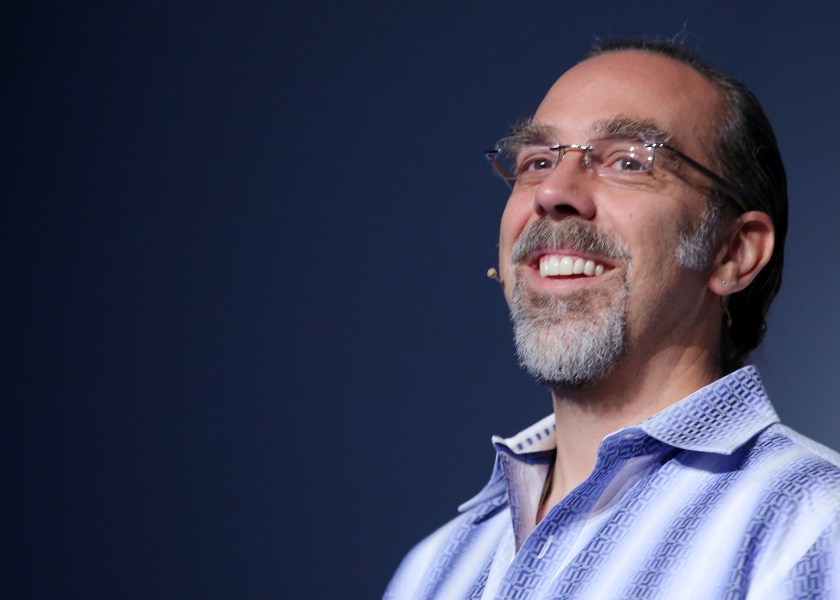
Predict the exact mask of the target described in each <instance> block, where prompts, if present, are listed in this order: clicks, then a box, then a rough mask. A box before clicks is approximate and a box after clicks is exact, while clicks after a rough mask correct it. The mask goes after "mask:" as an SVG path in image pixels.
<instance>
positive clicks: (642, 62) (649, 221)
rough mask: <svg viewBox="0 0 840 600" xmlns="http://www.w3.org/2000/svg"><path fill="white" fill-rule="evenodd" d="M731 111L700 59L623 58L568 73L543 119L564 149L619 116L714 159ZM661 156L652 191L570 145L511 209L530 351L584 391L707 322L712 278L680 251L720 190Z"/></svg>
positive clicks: (514, 273) (529, 362) (512, 299)
mask: <svg viewBox="0 0 840 600" xmlns="http://www.w3.org/2000/svg"><path fill="white" fill-rule="evenodd" d="M720 106H721V101H720V96H719V94H718V92H717V90H716V89H715V88H714V86H713V85H712V84H710V83H709V82H707V81H706V80H705V79H704V78H703V77H702V76H701V75H700V74H698V73H696V72H695V71H693V70H692V69H690V68H689V67H687V66H684V65H682V64H680V63H678V62H676V61H672V60H670V59H667V58H664V57H660V56H656V55H653V54H649V53H642V52H636V51H630V52H615V53H611V54H606V55H602V56H599V57H596V58H593V59H590V60H587V61H585V62H583V63H581V64H579V65H577V66H576V67H574V68H573V69H571V70H570V71H568V72H567V73H566V74H565V75H563V77H561V78H560V79H559V80H558V81H557V82H556V83H555V84H554V86H553V87H552V88H551V90H549V92H548V94H547V95H546V97H545V99H544V100H543V102H542V104H541V105H540V107H539V108H538V109H537V112H536V114H535V115H534V118H533V123H534V124H535V125H537V127H538V128H539V130H540V131H541V132H542V134H546V133H547V134H548V135H549V136H551V137H553V138H554V139H551V140H550V142H551V144H553V145H556V144H586V143H588V142H589V141H591V140H593V139H595V138H598V137H603V136H604V130H605V128H606V129H607V130H609V128H610V127H613V129H614V128H615V124H616V123H619V124H620V125H619V127H620V128H622V127H623V128H625V129H629V130H633V129H634V127H635V126H638V127H637V128H639V129H645V130H647V129H651V130H659V131H660V132H662V133H664V134H666V135H667V136H668V137H669V139H668V141H669V143H670V144H671V145H673V146H675V147H677V148H679V149H681V150H682V151H683V152H685V153H686V154H688V155H689V156H692V157H693V158H695V159H697V160H699V161H700V162H703V163H706V164H709V163H710V160H709V155H710V152H709V144H710V142H711V140H712V139H713V136H714V130H713V125H714V123H716V122H717V115H718V113H719V110H720ZM634 124H635V125H634ZM608 133H610V132H609V131H608ZM612 133H614V132H612ZM648 141H665V140H661V139H657V140H648ZM663 154H664V153H660V154H659V155H657V157H656V167H655V168H654V170H653V172H652V173H651V174H650V176H649V177H645V178H644V179H642V180H640V181H642V182H643V183H642V184H640V185H636V184H634V185H623V184H622V183H621V182H618V183H616V181H612V180H608V179H607V178H605V177H599V176H597V175H595V174H593V173H591V172H587V171H586V170H585V169H584V168H583V166H582V163H581V153H579V152H577V151H572V152H569V153H568V154H567V155H566V157H565V158H564V159H563V160H562V161H561V162H560V164H559V165H558V166H557V168H556V169H555V170H554V171H552V172H551V174H550V175H548V177H546V178H545V179H543V180H542V181H541V182H539V183H538V184H527V185H523V184H522V182H520V183H518V184H517V185H516V186H515V188H514V191H513V193H512V194H511V197H510V200H509V201H508V204H507V207H506V208H505V212H504V215H503V217H502V223H501V231H500V243H499V253H500V260H499V266H500V270H501V276H502V280H503V281H504V283H505V295H506V296H507V299H508V302H509V304H510V305H511V309H512V315H513V319H514V324H515V331H516V338H517V349H518V352H519V354H520V359H521V360H522V361H523V363H524V364H525V365H526V366H527V367H528V368H529V370H530V371H531V372H532V374H534V375H536V376H537V377H538V378H540V379H542V380H544V381H546V382H547V383H550V384H552V385H555V386H560V387H579V386H582V385H586V384H588V383H591V382H593V381H595V380H598V379H599V378H601V377H603V376H604V375H605V374H606V373H608V372H609V371H610V370H611V369H612V368H613V367H615V366H616V365H617V364H619V363H620V362H621V361H622V359H623V358H625V357H627V358H632V359H633V360H635V361H638V362H640V363H643V362H644V361H646V360H647V359H648V358H650V357H652V356H654V355H655V354H657V353H658V352H661V351H663V350H665V349H668V348H672V347H674V346H675V345H676V346H679V345H688V344H691V343H692V341H695V340H697V339H698V338H699V337H702V336H698V331H700V330H702V329H703V328H706V327H708V326H709V323H707V322H705V321H704V318H702V310H701V308H702V306H701V305H702V302H703V299H704V295H705V284H706V274H705V273H701V272H697V271H689V270H687V269H685V268H684V267H682V266H680V264H679V263H678V259H677V255H678V249H679V246H680V238H681V237H683V238H684V237H686V235H687V234H689V233H690V232H691V231H693V230H694V229H695V227H696V225H697V223H698V221H699V220H700V217H701V215H702V214H703V211H704V208H705V206H706V201H705V198H706V195H707V193H708V188H707V187H706V186H705V182H702V181H698V180H697V178H696V177H693V176H692V174H691V173H686V172H685V170H680V169H677V168H676V167H675V166H674V165H673V164H670V163H669V162H668V160H667V157H665V156H663ZM574 263H577V268H575V266H574ZM566 265H572V271H573V273H572V274H571V275H567V274H566ZM581 269H583V271H584V272H583V273H579V271H580V270H581ZM558 272H559V274H558ZM575 272H577V273H576V274H575Z"/></svg>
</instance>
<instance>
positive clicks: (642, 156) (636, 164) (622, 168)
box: [600, 142, 653, 174]
mask: <svg viewBox="0 0 840 600" xmlns="http://www.w3.org/2000/svg"><path fill="white" fill-rule="evenodd" d="M604 150H605V152H604V154H603V155H602V158H601V160H600V164H601V169H602V170H603V171H605V172H607V173H613V174H625V173H626V174H636V173H647V172H648V171H650V170H651V167H652V166H653V160H652V159H653V154H652V153H651V152H650V151H649V150H648V149H647V148H645V147H644V146H643V145H639V144H638V143H634V142H622V143H612V144H610V146H609V148H604Z"/></svg>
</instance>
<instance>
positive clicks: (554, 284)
mask: <svg viewBox="0 0 840 600" xmlns="http://www.w3.org/2000/svg"><path fill="white" fill-rule="evenodd" d="M552 254H553V255H557V256H574V257H576V258H582V259H584V260H592V261H594V262H596V263H598V264H601V265H603V266H604V273H603V274H601V275H597V276H594V277H589V276H586V275H574V276H557V277H543V276H542V275H540V259H541V258H542V257H543V256H548V255H552ZM520 269H521V271H520V272H524V276H525V278H526V280H527V281H528V285H529V287H531V288H532V289H543V290H545V291H554V292H560V291H566V290H575V289H578V288H582V287H585V286H591V285H598V284H600V283H603V282H604V281H606V280H609V279H612V272H613V271H614V270H615V269H616V265H615V263H614V262H613V261H612V260H610V259H607V258H605V257H604V256H601V255H597V254H592V253H590V252H580V251H578V250H572V249H563V248H540V249H538V250H535V251H534V252H532V253H531V254H530V255H528V259H527V260H526V261H523V262H521V263H519V264H518V265H517V270H520Z"/></svg>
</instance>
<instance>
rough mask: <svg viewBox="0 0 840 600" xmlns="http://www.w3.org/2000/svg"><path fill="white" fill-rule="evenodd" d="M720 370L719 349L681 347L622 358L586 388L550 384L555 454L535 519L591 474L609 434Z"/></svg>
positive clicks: (711, 378)
mask: <svg viewBox="0 0 840 600" xmlns="http://www.w3.org/2000/svg"><path fill="white" fill-rule="evenodd" d="M719 375H720V367H719V361H718V356H717V353H707V352H703V351H700V350H699V349H698V348H696V347H695V348H688V349H685V348H683V349H680V350H679V351H674V352H670V353H669V352H663V353H662V355H661V356H659V357H657V359H656V360H651V361H648V362H647V363H646V364H644V365H639V364H633V363H632V362H631V361H624V362H623V363H622V364H621V365H620V366H617V367H616V368H615V369H614V370H613V371H612V372H611V373H610V374H609V375H608V376H607V377H605V378H604V379H603V380H601V381H598V382H596V383H594V384H592V385H590V386H588V387H585V388H582V389H564V388H555V389H552V393H551V395H552V400H553V404H554V416H555V420H556V428H557V429H556V433H555V435H556V442H557V456H556V458H555V463H554V469H553V473H552V477H551V481H550V482H549V486H550V487H549V492H548V494H547V495H546V498H545V502H543V504H542V505H541V506H540V509H539V512H538V514H537V522H539V521H540V520H541V519H542V518H543V517H544V516H545V513H546V512H548V510H549V509H550V508H551V507H553V506H554V505H555V504H556V503H557V502H559V501H560V500H562V499H563V498H564V497H565V496H566V495H567V494H568V493H569V492H571V491H572V490H573V489H574V488H576V487H577V486H578V485H580V484H581V483H582V482H583V481H584V480H585V479H586V478H587V477H588V476H589V474H590V473H591V471H592V469H593V468H594V466H595V460H596V458H597V454H598V448H599V446H600V444H601V441H602V440H603V439H604V438H605V437H606V436H608V435H609V434H611V433H613V432H615V431H617V430H619V429H622V428H624V427H629V426H632V425H636V424H638V423H640V422H641V421H644V420H645V419H647V418H648V417H651V416H653V415H655V414H656V413H658V412H660V411H662V410H664V409H665V408H667V407H669V406H671V405H672V404H674V403H676V402H678V401H680V400H682V399H683V398H685V397H686V396H688V395H689V394H691V393H693V392H695V391H697V390H698V389H700V388H702V387H704V386H705V385H707V384H709V383H711V382H712V381H714V380H715V379H717V378H718V377H719Z"/></svg>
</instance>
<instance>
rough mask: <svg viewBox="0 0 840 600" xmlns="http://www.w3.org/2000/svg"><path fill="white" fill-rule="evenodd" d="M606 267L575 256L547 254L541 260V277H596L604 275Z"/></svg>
mask: <svg viewBox="0 0 840 600" xmlns="http://www.w3.org/2000/svg"><path fill="white" fill-rule="evenodd" d="M604 270H605V269H604V265H601V264H598V263H596V262H595V261H594V260H585V259H583V258H579V257H574V256H558V255H557V254H547V255H545V256H543V257H542V258H540V276H541V277H553V276H556V275H586V276H587V277H596V276H598V275H603V273H604Z"/></svg>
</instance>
